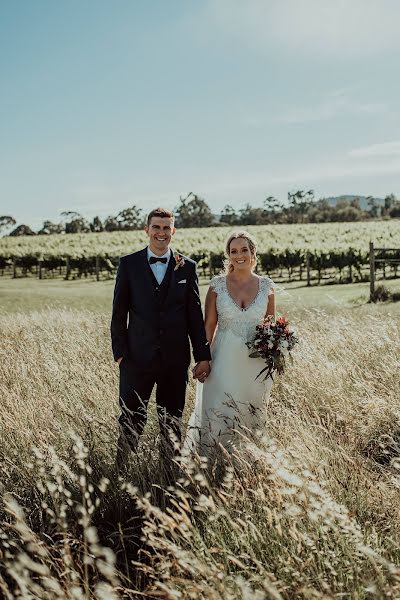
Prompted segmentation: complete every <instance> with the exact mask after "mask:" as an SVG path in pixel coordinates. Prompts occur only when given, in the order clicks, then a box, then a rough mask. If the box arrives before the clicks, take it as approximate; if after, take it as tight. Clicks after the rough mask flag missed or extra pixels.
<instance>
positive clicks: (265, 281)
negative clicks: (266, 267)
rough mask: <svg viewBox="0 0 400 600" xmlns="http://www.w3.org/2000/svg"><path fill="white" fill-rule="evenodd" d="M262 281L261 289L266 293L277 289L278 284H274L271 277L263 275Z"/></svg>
mask: <svg viewBox="0 0 400 600" xmlns="http://www.w3.org/2000/svg"><path fill="white" fill-rule="evenodd" d="M260 280H261V281H260V283H261V287H262V288H263V289H264V290H265V291H266V292H269V291H270V290H272V289H274V288H275V287H276V284H275V283H274V281H272V279H271V278H270V277H267V276H266V275H261V276H260Z"/></svg>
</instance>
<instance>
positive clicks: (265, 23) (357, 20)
mask: <svg viewBox="0 0 400 600" xmlns="http://www.w3.org/2000/svg"><path fill="white" fill-rule="evenodd" d="M204 18H205V19H206V23H205V25H206V24H207V23H208V25H209V26H216V27H217V28H218V29H219V32H220V33H221V32H222V33H223V34H226V35H228V36H230V37H234V38H240V40H241V42H242V43H246V44H247V45H250V46H253V47H255V48H257V49H258V50H260V49H261V50H262V49H264V50H271V49H272V50H277V49H279V50H280V51H290V52H293V51H294V52H296V53H298V52H300V53H307V54H309V53H311V54H312V55H313V57H314V58H315V59H316V60H318V58H324V57H327V56H332V57H335V58H338V57H342V58H344V59H349V58H351V57H366V56H372V55H380V54H382V53H387V52H391V51H393V50H394V49H398V48H400V36H399V34H398V23H399V22H400V2H398V1H397V0H351V2H349V1H348V0H336V1H335V2H332V1H331V0H302V1H301V2H299V0H268V2H266V1H265V0H251V1H249V0H235V2H232V0H209V2H208V4H207V8H206V11H205V13H204ZM206 31H207V30H205V32H203V34H204V35H207V33H206Z"/></svg>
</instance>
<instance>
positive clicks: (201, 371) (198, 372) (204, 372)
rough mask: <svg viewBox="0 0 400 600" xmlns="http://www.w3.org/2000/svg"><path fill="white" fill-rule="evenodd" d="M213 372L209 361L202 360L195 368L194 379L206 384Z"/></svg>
mask: <svg viewBox="0 0 400 600" xmlns="http://www.w3.org/2000/svg"><path fill="white" fill-rule="evenodd" d="M210 371H211V365H210V362H209V361H208V360H201V361H200V362H198V363H197V364H196V365H195V366H194V367H193V371H192V373H193V378H194V379H197V380H198V381H200V383H204V381H205V380H206V379H207V377H208V376H209V374H210Z"/></svg>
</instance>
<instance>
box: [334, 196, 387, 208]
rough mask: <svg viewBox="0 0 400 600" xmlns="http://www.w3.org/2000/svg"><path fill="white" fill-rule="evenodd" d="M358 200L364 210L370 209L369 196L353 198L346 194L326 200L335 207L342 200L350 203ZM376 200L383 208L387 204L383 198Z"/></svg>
mask: <svg viewBox="0 0 400 600" xmlns="http://www.w3.org/2000/svg"><path fill="white" fill-rule="evenodd" d="M357 198H358V199H359V201H360V208H361V209H362V210H368V209H369V208H370V207H369V205H368V202H367V196H353V195H351V194H347V195H346V194H345V195H343V196H331V197H330V198H325V200H327V202H329V204H332V205H333V206H335V204H337V203H338V202H340V201H341V200H347V201H348V202H351V201H352V200H356V199H357ZM374 200H375V202H376V203H377V204H378V205H379V206H383V205H384V203H385V200H384V199H383V198H374Z"/></svg>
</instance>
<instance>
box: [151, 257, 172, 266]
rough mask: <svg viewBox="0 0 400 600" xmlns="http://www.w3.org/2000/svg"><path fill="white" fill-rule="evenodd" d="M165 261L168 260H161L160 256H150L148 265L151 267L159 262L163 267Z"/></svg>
mask: <svg viewBox="0 0 400 600" xmlns="http://www.w3.org/2000/svg"><path fill="white" fill-rule="evenodd" d="M167 260H168V258H166V257H165V258H162V257H161V256H160V257H159V256H150V260H149V263H150V264H151V265H153V264H154V263H156V262H158V261H160V262H161V263H164V265H165V263H166V262H167Z"/></svg>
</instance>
